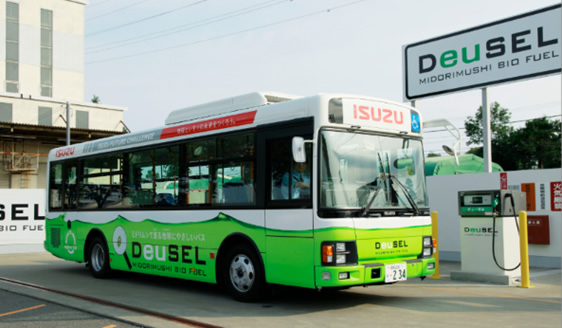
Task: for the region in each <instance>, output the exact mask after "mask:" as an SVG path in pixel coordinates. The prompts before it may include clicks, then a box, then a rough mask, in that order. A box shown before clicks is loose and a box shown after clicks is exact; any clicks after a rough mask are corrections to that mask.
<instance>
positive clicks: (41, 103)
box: [0, 0, 126, 189]
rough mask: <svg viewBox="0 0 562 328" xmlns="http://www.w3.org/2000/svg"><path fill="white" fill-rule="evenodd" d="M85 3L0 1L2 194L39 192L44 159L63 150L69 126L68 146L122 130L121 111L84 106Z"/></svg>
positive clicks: (72, 1)
mask: <svg viewBox="0 0 562 328" xmlns="http://www.w3.org/2000/svg"><path fill="white" fill-rule="evenodd" d="M86 3H87V2H86V1H80V0H40V1H39V0H5V1H0V40H1V41H0V79H1V80H2V84H1V85H0V147H1V151H2V158H1V160H2V169H1V171H0V189H2V188H10V189H11V188H44V187H45V173H46V156H47V153H48V152H49V150H50V149H52V148H55V147H59V146H62V145H64V144H66V126H67V122H68V124H69V125H70V128H71V137H70V142H71V143H78V142H83V141H87V140H93V139H97V138H103V137H108V136H112V135H116V134H121V133H124V131H125V129H126V127H125V125H124V123H123V112H124V111H125V110H126V108H124V107H120V106H108V105H100V104H94V103H88V102H85V101H84V11H85V6H86ZM67 106H68V108H69V113H70V115H68V116H69V117H67Z"/></svg>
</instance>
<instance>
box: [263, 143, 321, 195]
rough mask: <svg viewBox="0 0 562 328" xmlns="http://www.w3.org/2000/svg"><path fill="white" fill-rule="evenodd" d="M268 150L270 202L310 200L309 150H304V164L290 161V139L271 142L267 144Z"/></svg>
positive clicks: (308, 148)
mask: <svg viewBox="0 0 562 328" xmlns="http://www.w3.org/2000/svg"><path fill="white" fill-rule="evenodd" d="M307 146H308V145H307ZM269 150H270V153H269V164H270V179H271V198H270V200H296V199H310V197H311V193H310V190H311V189H310V188H311V165H310V164H309V163H312V161H311V155H312V152H311V148H310V147H307V149H306V152H307V155H306V156H307V161H306V162H305V163H296V162H294V161H293V160H292V158H293V156H292V151H291V139H290V138H285V139H282V140H275V141H272V142H271V143H270V144H269Z"/></svg>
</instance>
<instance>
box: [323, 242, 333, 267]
mask: <svg viewBox="0 0 562 328" xmlns="http://www.w3.org/2000/svg"><path fill="white" fill-rule="evenodd" d="M333 258H334V246H332V245H323V246H322V262H324V263H332V261H333Z"/></svg>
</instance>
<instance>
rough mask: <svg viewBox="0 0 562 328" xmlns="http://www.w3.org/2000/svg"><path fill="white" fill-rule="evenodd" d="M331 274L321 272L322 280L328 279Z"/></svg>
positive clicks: (330, 277)
mask: <svg viewBox="0 0 562 328" xmlns="http://www.w3.org/2000/svg"><path fill="white" fill-rule="evenodd" d="M330 279H332V275H331V274H330V273H329V272H322V280H330Z"/></svg>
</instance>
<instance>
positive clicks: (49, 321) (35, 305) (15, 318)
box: [0, 290, 138, 328]
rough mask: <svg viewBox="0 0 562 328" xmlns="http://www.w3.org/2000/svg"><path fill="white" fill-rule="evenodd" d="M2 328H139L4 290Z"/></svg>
mask: <svg viewBox="0 0 562 328" xmlns="http://www.w3.org/2000/svg"><path fill="white" fill-rule="evenodd" d="M0 300H2V302H0V327H2V328H3V327H6V328H8V327H18V328H23V327H34V328H35V327H41V328H51V327H52V328H55V327H56V328H65V327H68V328H74V327H80V328H99V327H105V328H110V327H111V328H126V327H138V326H137V325H131V324H128V323H125V322H122V321H117V320H115V319H109V318H107V317H103V316H99V315H95V314H92V313H88V312H84V311H81V310H76V309H74V308H72V307H69V306H63V305H59V304H54V303H51V302H47V301H45V300H41V299H37V298H33V297H28V296H23V295H21V294H16V293H12V292H8V291H5V290H0Z"/></svg>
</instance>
